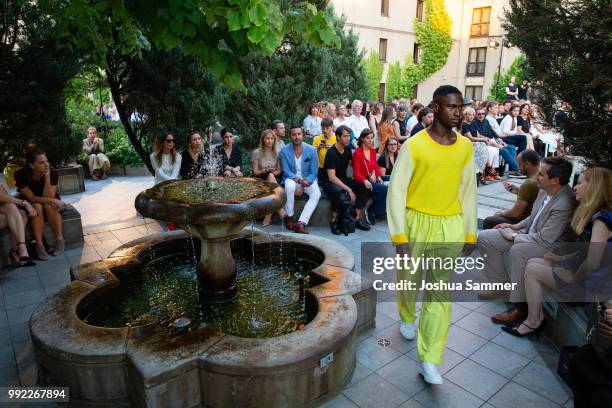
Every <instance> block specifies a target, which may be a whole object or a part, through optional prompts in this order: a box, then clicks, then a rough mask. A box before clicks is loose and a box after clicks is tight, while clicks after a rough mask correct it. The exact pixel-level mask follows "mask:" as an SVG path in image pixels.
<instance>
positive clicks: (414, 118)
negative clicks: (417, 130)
mask: <svg viewBox="0 0 612 408" xmlns="http://www.w3.org/2000/svg"><path fill="white" fill-rule="evenodd" d="M417 123H419V119H417V115H412V116H411V117H410V118H409V119H408V122H407V123H406V133H408V135H410V132H412V128H413V127H415V126H416V124H417Z"/></svg>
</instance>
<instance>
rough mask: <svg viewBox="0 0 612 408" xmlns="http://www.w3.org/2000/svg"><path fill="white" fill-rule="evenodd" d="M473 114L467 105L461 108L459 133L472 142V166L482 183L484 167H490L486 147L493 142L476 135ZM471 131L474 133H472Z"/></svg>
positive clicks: (484, 178) (496, 150) (483, 180)
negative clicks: (461, 115)
mask: <svg viewBox="0 0 612 408" xmlns="http://www.w3.org/2000/svg"><path fill="white" fill-rule="evenodd" d="M464 100H465V98H464ZM475 116H476V113H475V111H474V109H472V108H470V107H467V108H465V109H464V110H463V119H464V122H463V124H462V125H461V134H462V135H463V136H465V137H467V138H468V139H470V141H471V142H472V146H473V147H474V168H475V170H476V174H478V175H479V180H480V181H481V182H482V183H484V182H485V180H486V168H487V167H491V166H490V164H489V150H488V149H487V147H488V145H489V144H491V143H493V142H492V141H491V139H489V138H488V137H484V136H479V135H478V131H477V130H476V124H475V123H474V117H475ZM472 132H473V133H474V135H472ZM495 152H496V153H497V155H498V156H499V149H495Z"/></svg>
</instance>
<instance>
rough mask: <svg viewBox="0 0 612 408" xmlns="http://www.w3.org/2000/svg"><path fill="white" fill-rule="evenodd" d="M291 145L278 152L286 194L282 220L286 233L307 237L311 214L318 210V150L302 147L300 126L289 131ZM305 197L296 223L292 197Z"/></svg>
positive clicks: (319, 192)
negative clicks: (306, 196) (304, 202)
mask: <svg viewBox="0 0 612 408" xmlns="http://www.w3.org/2000/svg"><path fill="white" fill-rule="evenodd" d="M289 132H290V136H291V144H287V145H285V147H283V148H282V149H281V153H280V162H281V168H282V169H283V177H284V178H285V181H284V186H285V192H286V194H287V202H286V203H285V212H286V213H287V216H286V217H285V219H284V222H285V226H286V227H287V229H290V230H293V231H295V232H298V233H301V234H308V231H307V230H306V226H307V225H308V221H310V217H311V216H312V213H313V212H314V210H315V209H316V208H317V204H318V203H319V199H320V198H321V190H319V185H318V184H317V170H318V160H317V150H316V149H315V148H314V147H312V146H310V145H309V144H307V143H304V133H303V131H302V128H301V127H300V126H299V125H294V126H293V127H291V129H289ZM304 193H306V194H307V195H308V201H307V202H306V205H304V209H303V210H302V214H300V218H299V220H298V222H297V224H296V223H295V221H294V219H293V213H294V204H295V197H296V196H298V197H299V196H301V195H302V194H304Z"/></svg>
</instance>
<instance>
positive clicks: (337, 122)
mask: <svg viewBox="0 0 612 408" xmlns="http://www.w3.org/2000/svg"><path fill="white" fill-rule="evenodd" d="M345 124H346V117H344V116H337V117H335V118H334V130H336V129H337V128H338V127H340V126H342V125H345Z"/></svg>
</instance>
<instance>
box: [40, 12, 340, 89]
mask: <svg viewBox="0 0 612 408" xmlns="http://www.w3.org/2000/svg"><path fill="white" fill-rule="evenodd" d="M314 3H315V4H316V5H319V4H318V3H320V1H318V2H314ZM41 4H43V5H44V7H45V10H46V11H47V12H48V13H49V14H50V15H51V16H52V17H53V18H54V19H55V21H57V23H58V30H59V36H60V38H61V40H62V41H63V42H65V43H66V44H67V46H69V47H76V48H79V49H84V50H87V51H88V52H90V53H91V56H92V58H93V59H94V61H96V62H97V63H98V64H100V65H101V66H103V65H104V61H105V58H106V54H107V50H106V47H107V45H108V44H114V45H115V46H116V47H117V48H118V50H119V52H120V53H121V54H122V55H129V56H133V55H136V54H138V53H140V52H141V51H143V50H147V49H150V48H151V46H154V47H155V48H157V49H159V50H164V49H165V50H171V49H177V48H180V49H181V50H182V52H183V53H185V54H186V55H192V56H195V57H197V58H198V59H199V60H200V62H201V63H202V64H203V65H204V66H206V67H208V68H210V70H211V72H212V74H213V75H214V77H215V78H217V79H220V80H222V81H223V82H224V83H225V84H226V85H227V86H228V87H230V88H232V89H238V88H240V87H241V85H242V76H241V73H240V71H239V61H240V59H241V58H243V57H246V56H249V55H252V54H257V55H271V54H272V53H273V52H274V51H275V50H276V49H277V47H278V46H279V45H281V41H282V40H283V38H284V37H285V36H287V35H288V34H290V33H295V34H297V35H299V36H300V37H301V39H302V40H303V41H306V42H307V43H309V44H311V45H313V46H321V45H334V46H336V47H338V46H339V45H340V38H339V37H338V36H337V35H336V32H335V30H334V29H333V27H332V21H331V19H330V17H329V15H328V14H326V13H325V11H324V10H319V9H317V7H316V5H315V4H313V2H310V1H294V0H274V1H271V0H249V1H247V0H215V1H198V0H173V1H165V0H133V1H129V2H127V1H126V2H123V1H116V0H96V1H93V0H73V1H62V0H42V1H41Z"/></svg>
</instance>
